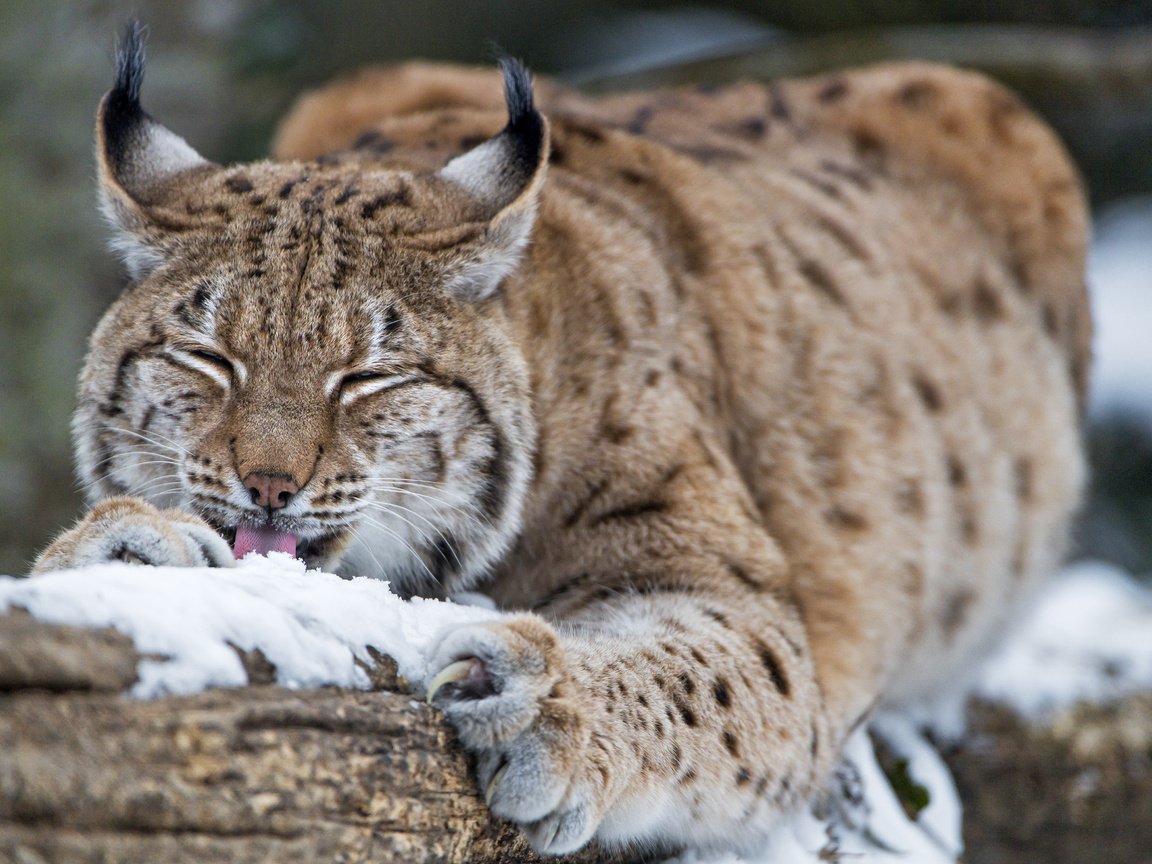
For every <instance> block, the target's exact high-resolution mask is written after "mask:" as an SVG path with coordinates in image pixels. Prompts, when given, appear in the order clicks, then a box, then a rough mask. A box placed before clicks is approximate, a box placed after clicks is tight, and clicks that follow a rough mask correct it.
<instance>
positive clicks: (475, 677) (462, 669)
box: [424, 657, 487, 702]
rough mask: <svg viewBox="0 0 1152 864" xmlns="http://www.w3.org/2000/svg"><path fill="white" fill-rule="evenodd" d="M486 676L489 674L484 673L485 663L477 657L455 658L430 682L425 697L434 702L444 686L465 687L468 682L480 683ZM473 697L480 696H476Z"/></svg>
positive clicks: (426, 699)
mask: <svg viewBox="0 0 1152 864" xmlns="http://www.w3.org/2000/svg"><path fill="white" fill-rule="evenodd" d="M486 677H487V676H485V675H484V664H483V663H482V662H481V661H480V660H479V659H477V658H476V657H466V658H464V659H463V660H455V661H453V662H452V663H449V664H448V665H447V666H445V667H444V668H443V669H441V670H440V671H439V672H438V673H437V674H436V675H435V677H433V678H432V680H431V681H429V682H428V694H427V695H426V696H425V697H424V699H425V701H427V702H432V700H433V699H435V698H436V694H437V693H438V692H440V689H441V688H442V687H446V686H449V687H456V688H457V689H464V688H463V686H462V685H465V684H466V683H468V682H477V683H479V682H480V681H481V680H482V679H485V678H486ZM447 692H449V691H445V693H446V694H447ZM465 698H467V697H465ZM472 698H480V697H479V696H474V697H472Z"/></svg>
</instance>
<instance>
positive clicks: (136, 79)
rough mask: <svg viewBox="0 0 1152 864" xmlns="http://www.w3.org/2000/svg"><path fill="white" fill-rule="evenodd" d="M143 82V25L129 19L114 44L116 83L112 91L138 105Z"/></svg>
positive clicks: (129, 102)
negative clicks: (121, 34)
mask: <svg viewBox="0 0 1152 864" xmlns="http://www.w3.org/2000/svg"><path fill="white" fill-rule="evenodd" d="M143 83H144V25H143V24H141V23H140V22H139V21H129V22H128V26H126V27H125V28H124V36H123V38H121V40H120V44H119V45H117V46H116V84H115V86H114V87H113V90H112V92H113V93H115V94H116V95H117V96H118V97H119V98H121V99H123V100H124V101H125V102H127V103H128V104H135V105H136V106H139V105H140V85H141V84H143Z"/></svg>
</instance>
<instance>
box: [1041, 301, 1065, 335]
mask: <svg viewBox="0 0 1152 864" xmlns="http://www.w3.org/2000/svg"><path fill="white" fill-rule="evenodd" d="M1040 319H1041V321H1043V322H1044V332H1045V333H1047V334H1048V336H1049V338H1051V339H1059V338H1060V322H1059V316H1058V315H1057V314H1056V307H1055V306H1053V305H1052V304H1051V303H1045V304H1044V305H1043V306H1041V307H1040Z"/></svg>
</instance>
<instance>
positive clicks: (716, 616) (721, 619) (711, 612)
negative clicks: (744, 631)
mask: <svg viewBox="0 0 1152 864" xmlns="http://www.w3.org/2000/svg"><path fill="white" fill-rule="evenodd" d="M704 614H705V615H707V616H708V617H709V618H711V619H712V620H713V621H715V622H716V623H717V624H719V625H720V626H721V627H723V628H724V629H726V630H730V629H731V628H732V625H731V624H730V623H729V621H728V616H726V615H725V614H724V613H723V612H718V611H717V610H715V609H705V610H704Z"/></svg>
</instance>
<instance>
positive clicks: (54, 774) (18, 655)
mask: <svg viewBox="0 0 1152 864" xmlns="http://www.w3.org/2000/svg"><path fill="white" fill-rule="evenodd" d="M237 650H238V653H240V654H241V659H242V660H243V661H244V664H245V668H246V670H247V672H248V677H249V681H250V686H248V687H243V688H237V689H217V690H209V691H207V692H204V693H200V694H197V695H194V696H179V697H166V698H161V699H156V700H152V701H139V700H135V699H131V698H127V697H125V696H124V695H123V694H124V691H125V690H126V689H127V688H129V687H130V686H131V685H132V683H133V682H134V681H135V678H136V668H137V663H138V661H139V660H140V659H141V658H140V657H139V655H138V654H137V652H136V650H135V649H134V648H133V645H132V643H131V641H130V640H128V639H127V638H126V637H123V636H121V635H120V634H118V633H115V632H114V631H110V630H95V629H83V628H73V627H64V626H58V625H50V624H45V623H42V622H39V621H36V620H34V619H33V618H32V617H31V616H29V615H28V614H26V613H24V612H21V611H19V610H14V611H13V612H11V613H9V614H7V615H0V860H2V861H6V862H7V861H12V862H21V864H24V862H29V864H30V862H36V864H41V862H51V864H80V862H85V864H87V862H167V864H180V862H204V861H212V862H214V864H241V862H243V864H248V862H269V861H272V862H277V864H295V862H300V864H305V862H307V864H315V862H328V861H339V862H369V861H372V862H387V861H402V862H445V864H455V862H469V864H485V862H532V861H538V860H540V859H538V858H537V856H535V855H534V854H533V853H532V852H531V851H530V850H529V849H528V848H527V846H526V845H525V843H524V841H523V839H522V837H521V836H520V834H519V833H518V832H517V831H516V830H515V829H514V828H512V827H511V826H509V825H507V824H505V823H502V822H500V821H498V820H494V819H492V818H491V816H490V815H489V813H488V811H487V809H486V808H485V806H484V804H483V802H482V801H481V800H480V798H479V797H478V795H477V793H476V789H475V784H474V781H473V779H472V777H471V775H470V771H469V765H468V760H467V758H466V757H465V756H464V754H463V753H462V752H461V751H460V750H459V748H458V747H457V746H456V744H455V742H454V736H453V733H452V731H451V729H450V727H449V726H448V725H447V724H446V723H445V722H444V720H443V717H442V715H441V714H440V712H439V711H438V710H436V709H434V708H432V707H430V706H428V705H425V704H424V703H423V702H422V701H420V700H418V699H414V698H413V696H412V695H411V694H409V693H407V692H405V691H406V689H407V682H405V681H404V680H403V679H402V678H400V677H398V676H397V674H396V670H395V665H394V664H392V663H391V662H390V661H389V658H387V657H384V656H383V655H379V654H376V655H374V658H375V661H376V662H375V664H374V665H372V666H371V668H367V669H366V671H367V672H368V673H369V677H370V680H371V682H372V689H370V690H349V689H342V688H336V687H326V688H317V689H309V690H289V689H286V688H282V687H278V686H273V685H271V684H269V683H267V682H269V681H272V680H274V672H275V670H273V669H272V668H271V667H270V664H269V663H268V661H267V660H266V659H265V658H264V657H263V656H262V655H261V654H260V652H259V651H249V652H241V651H239V649H237ZM366 665H367V664H366ZM971 716H972V728H971V731H970V733H969V735H968V736H967V737H966V739H965V742H964V743H963V744H962V745H957V746H955V747H953V748H952V749H950V750H948V751H947V752H946V753H945V756H946V758H947V761H948V762H949V764H950V765H951V767H952V770H953V771H954V773H955V776H956V780H957V784H958V786H959V788H960V791H961V794H962V797H963V798H964V804H965V817H966V818H965V839H966V844H967V852H966V854H965V861H967V862H969V864H983V862H988V864H1016V862H1025V861H1038V860H1042V861H1045V862H1049V864H1053V862H1063V861H1067V862H1073V861H1076V862H1082V861H1086V860H1091V861H1093V862H1097V864H1106V862H1110V861H1116V862H1120V861H1123V862H1125V864H1131V862H1139V861H1145V860H1149V859H1148V854H1149V852H1148V850H1152V694H1145V695H1138V696H1133V697H1130V698H1128V699H1125V700H1122V701H1120V702H1117V703H1115V704H1113V705H1109V706H1080V707H1077V708H1075V709H1069V710H1067V711H1064V712H1061V713H1059V714H1057V715H1056V716H1055V717H1054V718H1053V720H1052V722H1051V723H1049V724H1046V725H1042V726H1035V725H1030V724H1028V723H1027V722H1025V721H1024V720H1022V719H1021V718H1019V717H1018V716H1016V715H1015V714H1013V713H1012V712H1011V711H1009V710H1007V709H1004V708H1002V707H997V706H994V705H988V704H977V705H974V706H973V708H972V712H971ZM1141 856H1144V857H1141ZM548 860H551V861H563V862H569V864H574V862H581V864H584V862H588V864H591V862H630V861H638V860H640V859H639V858H636V857H632V858H627V857H621V856H616V857H613V856H610V855H607V854H606V853H604V852H603V851H602V850H597V849H590V850H586V851H585V852H584V853H582V854H580V855H576V856H570V857H568V858H564V859H548Z"/></svg>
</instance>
